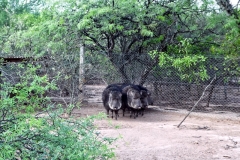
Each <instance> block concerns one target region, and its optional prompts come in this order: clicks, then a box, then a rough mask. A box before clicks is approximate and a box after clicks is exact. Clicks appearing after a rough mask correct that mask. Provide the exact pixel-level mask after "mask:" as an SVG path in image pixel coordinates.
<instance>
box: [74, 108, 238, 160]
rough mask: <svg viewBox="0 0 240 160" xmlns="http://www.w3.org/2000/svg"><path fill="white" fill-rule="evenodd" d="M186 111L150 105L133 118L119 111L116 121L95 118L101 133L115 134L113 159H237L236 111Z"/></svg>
mask: <svg viewBox="0 0 240 160" xmlns="http://www.w3.org/2000/svg"><path fill="white" fill-rule="evenodd" d="M99 112H105V110H104V108H103V107H101V106H99V107H89V106H88V107H82V108H81V109H80V110H76V111H75V112H74V113H75V114H77V115H78V116H86V115H92V114H97V113H99ZM186 114H187V112H186V111H185V112H184V111H183V110H165V109H159V107H157V106H151V107H150V108H149V109H147V110H146V112H145V115H144V116H140V117H137V118H136V119H133V118H130V117H129V115H128V114H127V115H126V116H125V117H123V116H122V114H121V112H120V117H119V118H118V120H115V119H111V118H109V119H107V120H98V121H96V125H97V126H98V129H99V131H100V132H101V134H102V135H104V136H109V137H116V138H118V140H117V141H116V142H115V143H114V144H113V147H115V148H116V149H115V153H116V159H117V160H213V159H220V160H224V159H233V160H237V159H240V113H227V112H225V113H222V112H219V113H200V112H193V113H191V114H190V116H189V117H188V118H187V119H186V120H185V121H184V122H183V123H182V125H181V126H180V128H177V125H178V124H179V123H180V122H181V121H182V120H183V118H184V117H185V116H186Z"/></svg>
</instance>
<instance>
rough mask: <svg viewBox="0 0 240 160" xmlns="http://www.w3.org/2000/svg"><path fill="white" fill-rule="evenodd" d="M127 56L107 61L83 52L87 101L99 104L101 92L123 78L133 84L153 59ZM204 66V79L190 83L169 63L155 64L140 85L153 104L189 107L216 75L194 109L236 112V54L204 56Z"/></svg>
mask: <svg viewBox="0 0 240 160" xmlns="http://www.w3.org/2000/svg"><path fill="white" fill-rule="evenodd" d="M125 56H126V55H125ZM127 56H132V57H130V58H129V57H128V58H127V59H128V61H125V59H126V58H125V57H124V56H123V55H122V54H114V56H113V58H112V59H114V60H111V61H110V60H109V58H107V57H106V56H105V55H104V54H97V55H94V54H89V55H88V54H86V56H85V79H86V80H85V86H86V88H85V97H86V99H88V101H90V102H97V103H101V98H100V97H101V91H102V90H103V89H104V87H106V85H108V84H112V83H122V82H126V81H127V82H130V83H133V84H139V83H140V81H141V77H142V75H143V74H144V73H145V72H146V69H147V68H148V67H149V66H150V65H151V64H153V59H152V58H151V56H149V55H148V54H142V55H127ZM176 57H177V56H176V55H175V58H176ZM129 59H130V60H131V62H130V63H129ZM113 63H114V64H113ZM204 66H205V70H206V75H207V78H205V79H204V80H199V78H196V77H193V79H194V78H195V79H194V80H193V81H191V82H190V81H188V80H186V79H183V78H182V73H179V70H178V69H177V68H174V67H173V66H171V65H162V66H160V65H155V66H154V67H153V68H152V69H151V71H150V72H149V74H148V76H147V78H146V79H145V81H144V84H143V85H144V86H145V87H147V88H148V90H150V91H151V93H152V98H153V100H154V106H159V108H162V109H163V108H166V109H167V108H171V109H187V110H189V109H191V108H192V107H193V106H194V104H195V103H196V101H197V100H198V99H199V98H200V97H201V96H202V94H203V91H204V89H205V88H206V86H207V85H208V84H209V83H210V81H211V80H212V79H213V78H214V77H215V76H216V79H215V80H214V81H213V83H212V85H211V86H210V87H209V88H208V89H207V90H206V92H205V93H204V98H203V99H202V100H201V102H200V103H199V105H198V106H197V107H196V109H195V110H196V111H201V112H209V111H210V112H211V111H218V112H222V111H231V112H240V68H239V66H240V57H238V58H236V57H235V58H226V57H221V56H216V57H213V56H211V57H210V56H205V61H204ZM194 67H195V68H194ZM194 67H193V71H189V74H193V73H194V70H196V72H198V71H197V70H198V67H200V66H197V65H196V66H194ZM119 68H120V69H123V71H124V74H125V75H127V78H128V80H126V79H124V78H125V77H126V76H125V75H122V73H121V72H120V71H119ZM185 74H186V75H187V74H188V73H187V72H185ZM193 76H195V75H193Z"/></svg>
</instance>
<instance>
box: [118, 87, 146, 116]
mask: <svg viewBox="0 0 240 160" xmlns="http://www.w3.org/2000/svg"><path fill="white" fill-rule="evenodd" d="M122 103H123V105H122V110H123V116H124V113H125V110H126V109H129V110H130V112H131V114H130V117H132V116H133V117H134V118H136V117H137V116H138V114H137V113H138V111H139V110H140V109H141V108H142V102H141V94H140V90H139V88H138V87H136V86H135V85H132V84H129V85H124V86H123V87H122Z"/></svg>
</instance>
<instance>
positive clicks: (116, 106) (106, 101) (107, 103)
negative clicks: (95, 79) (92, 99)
mask: <svg viewBox="0 0 240 160" xmlns="http://www.w3.org/2000/svg"><path fill="white" fill-rule="evenodd" d="M102 101H103V106H104V108H105V109H106V111H107V115H108V116H109V110H110V111H111V112H112V118H113V112H115V119H116V120H117V117H118V111H119V110H120V109H121V107H122V90H121V88H120V87H118V86H116V85H109V86H107V87H106V88H105V89H104V91H103V92H102Z"/></svg>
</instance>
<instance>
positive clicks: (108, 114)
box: [107, 109, 109, 117]
mask: <svg viewBox="0 0 240 160" xmlns="http://www.w3.org/2000/svg"><path fill="white" fill-rule="evenodd" d="M107 117H109V109H108V110H107Z"/></svg>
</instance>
